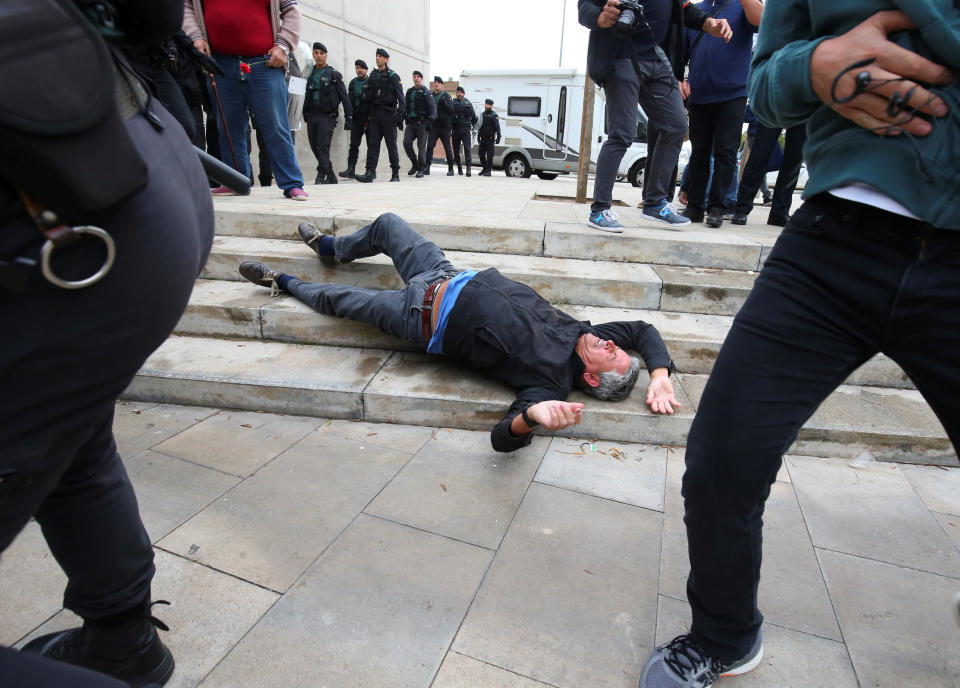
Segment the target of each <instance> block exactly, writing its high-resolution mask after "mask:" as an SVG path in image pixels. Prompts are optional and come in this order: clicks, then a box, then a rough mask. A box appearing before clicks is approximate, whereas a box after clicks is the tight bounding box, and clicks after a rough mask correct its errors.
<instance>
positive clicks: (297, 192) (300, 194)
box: [283, 186, 309, 201]
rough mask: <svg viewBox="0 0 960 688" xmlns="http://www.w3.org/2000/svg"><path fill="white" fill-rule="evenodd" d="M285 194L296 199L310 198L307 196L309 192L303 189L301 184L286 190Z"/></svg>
mask: <svg viewBox="0 0 960 688" xmlns="http://www.w3.org/2000/svg"><path fill="white" fill-rule="evenodd" d="M283 195H284V196H286V197H287V198H289V199H291V200H294V201H305V200H307V199H308V198H309V196H307V192H306V191H304V190H303V189H301V188H300V187H299V186H298V187H296V188H295V189H290V190H289V191H284V192H283Z"/></svg>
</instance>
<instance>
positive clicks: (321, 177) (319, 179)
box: [313, 172, 327, 184]
mask: <svg viewBox="0 0 960 688" xmlns="http://www.w3.org/2000/svg"><path fill="white" fill-rule="evenodd" d="M326 178H327V173H326V172H317V178H316V179H314V180H313V183H314V184H324V183H326V182H324V180H325V179H326Z"/></svg>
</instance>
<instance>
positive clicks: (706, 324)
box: [177, 280, 913, 387]
mask: <svg viewBox="0 0 960 688" xmlns="http://www.w3.org/2000/svg"><path fill="white" fill-rule="evenodd" d="M560 308H561V309H562V310H564V311H565V312H567V313H569V314H570V315H571V316H573V317H574V318H577V319H578V320H589V321H590V322H593V323H603V322H610V321H613V320H644V321H646V322H649V323H651V324H653V325H654V326H655V327H656V328H657V329H658V330H659V331H660V334H661V336H662V337H663V339H664V341H665V342H666V344H667V347H668V349H669V351H670V355H671V356H672V357H673V360H674V363H675V364H676V365H677V368H678V369H679V370H680V371H682V372H689V373H705V374H706V373H709V372H710V371H711V370H712V368H713V362H714V360H716V357H717V353H718V352H719V351H720V345H721V344H722V343H723V340H724V338H725V337H726V336H727V332H728V331H729V329H730V324H731V323H732V322H733V318H732V317H731V316H722V315H702V314H693V313H673V312H665V311H656V310H642V309H628V308H601V307H595V306H575V305H562V306H560ZM177 331H178V332H180V333H183V334H190V335H198V336H218V337H246V338H250V339H264V340H277V341H286V342H300V343H307V344H325V345H328V346H348V347H355V348H377V349H391V350H395V351H418V348H417V347H416V346H415V345H413V344H411V343H409V342H407V341H404V340H403V339H400V338H398V337H393V336H391V335H387V334H384V333H382V332H380V331H379V330H377V329H376V328H373V327H369V326H367V325H363V324H360V323H356V322H353V321H350V320H346V319H344V318H335V317H332V316H327V315H321V314H320V313H317V312H315V311H313V310H312V309H310V308H308V307H307V306H305V305H303V304H302V303H300V302H299V301H297V300H296V299H294V298H293V297H290V296H283V295H281V296H278V297H276V298H271V297H270V292H269V291H267V290H266V289H263V288H262V287H257V286H254V285H252V284H249V283H247V282H227V281H221V280H198V281H197V284H196V286H195V287H194V290H193V294H192V295H191V298H190V303H189V304H188V306H187V310H186V312H185V313H184V315H183V317H182V318H181V320H180V323H179V324H178V325H177ZM849 382H850V383H851V384H867V385H884V386H892V387H912V386H913V385H912V382H911V381H910V379H909V378H908V377H907V376H906V375H905V374H904V373H903V371H902V370H901V369H900V367H899V366H898V365H896V364H895V363H893V362H892V361H891V360H890V359H888V358H887V357H885V356H877V357H875V358H874V359H872V360H871V361H869V362H867V363H866V364H865V365H863V366H861V367H860V368H859V369H858V370H857V371H855V372H854V374H853V375H852V376H851V377H850V379H849Z"/></svg>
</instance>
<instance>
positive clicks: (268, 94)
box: [207, 53, 303, 191]
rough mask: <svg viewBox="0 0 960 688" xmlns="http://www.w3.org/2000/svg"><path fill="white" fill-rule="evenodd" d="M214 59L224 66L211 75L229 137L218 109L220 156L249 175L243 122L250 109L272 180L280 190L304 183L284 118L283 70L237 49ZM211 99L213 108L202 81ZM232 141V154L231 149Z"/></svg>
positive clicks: (287, 123) (285, 116) (293, 187)
mask: <svg viewBox="0 0 960 688" xmlns="http://www.w3.org/2000/svg"><path fill="white" fill-rule="evenodd" d="M214 59H216V61H217V64H219V65H220V66H221V67H223V71H225V72H226V73H227V75H226V76H218V77H214V78H216V80H217V87H218V90H219V92H220V101H221V102H222V104H223V116H224V117H226V119H227V127H228V128H229V131H230V141H228V140H227V133H226V131H225V128H224V126H223V122H222V121H221V119H220V113H219V111H218V112H217V127H218V131H219V133H220V158H221V160H223V162H225V163H226V164H228V165H230V166H231V167H233V168H234V169H235V170H237V171H238V172H240V173H241V174H243V175H244V176H246V177H249V176H250V160H249V154H248V151H247V136H246V133H247V127H248V126H249V125H248V119H249V115H248V114H247V109H248V108H249V110H250V111H251V112H253V117H254V119H256V121H257V131H258V133H259V134H260V136H261V137H262V138H263V142H264V144H265V145H266V147H267V155H269V156H270V167H271V169H272V170H273V176H274V178H275V179H276V180H277V186H279V187H280V188H281V189H283V190H284V191H288V190H290V189H295V188H297V187H302V186H303V173H302V172H301V171H300V166H299V165H298V164H297V157H296V155H295V153H294V150H293V137H292V136H291V135H290V123H289V121H288V120H287V81H286V79H285V78H284V75H283V70H282V69H278V68H276V67H268V66H267V59H268V58H267V56H266V55H255V56H252V57H238V56H236V55H221V54H219V53H215V54H214ZM241 62H246V63H247V64H249V65H250V73H249V74H243V73H242V72H241V71H240V63H241ZM207 88H208V89H209V91H210V101H211V103H213V107H214V109H215V110H216V109H217V108H216V95H215V94H214V91H213V86H211V85H210V84H208V85H207ZM230 142H232V143H233V152H234V153H235V154H236V160H234V157H233V154H231V152H230Z"/></svg>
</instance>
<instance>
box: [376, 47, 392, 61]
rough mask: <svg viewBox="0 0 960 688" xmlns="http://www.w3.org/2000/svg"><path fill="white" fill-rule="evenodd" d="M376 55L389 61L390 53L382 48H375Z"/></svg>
mask: <svg viewBox="0 0 960 688" xmlns="http://www.w3.org/2000/svg"><path fill="white" fill-rule="evenodd" d="M377 55H379V56H380V57H385V58H387V59H388V60H389V59H390V53H388V52H387V51H386V50H384V49H383V48H377Z"/></svg>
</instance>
